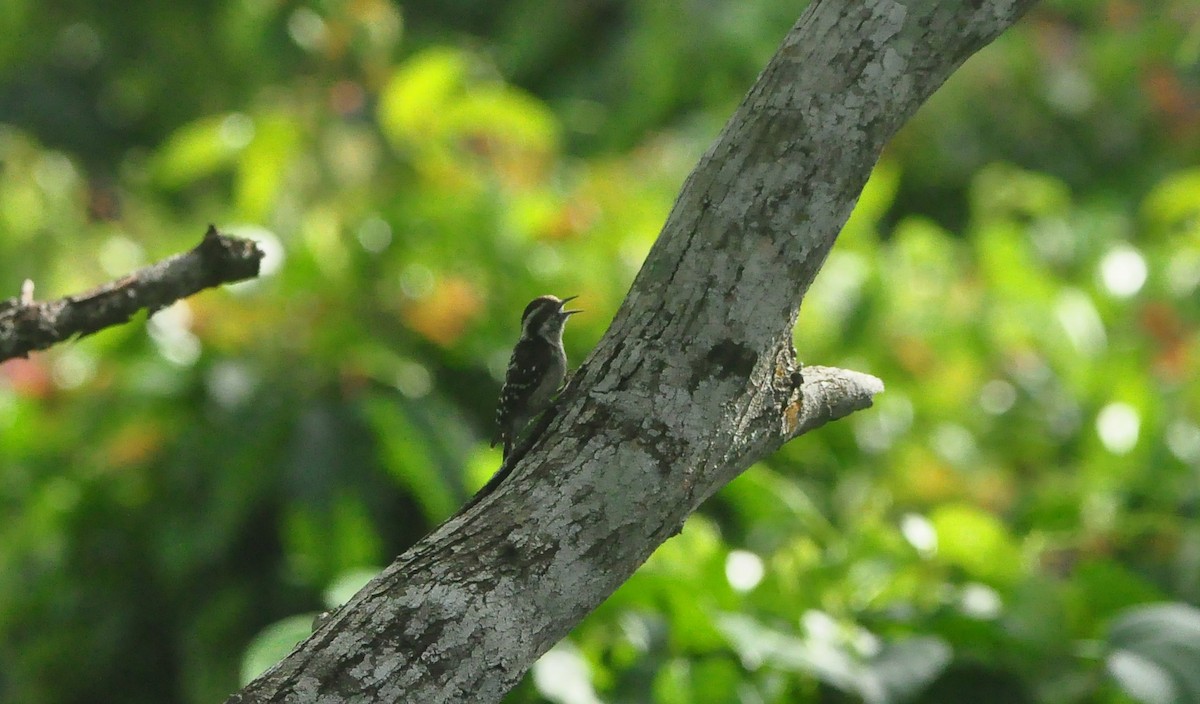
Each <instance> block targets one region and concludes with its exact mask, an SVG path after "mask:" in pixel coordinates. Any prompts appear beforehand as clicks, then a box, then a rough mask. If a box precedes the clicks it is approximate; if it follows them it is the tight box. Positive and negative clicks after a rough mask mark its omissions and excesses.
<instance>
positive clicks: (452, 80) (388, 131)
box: [379, 48, 469, 144]
mask: <svg viewBox="0 0 1200 704" xmlns="http://www.w3.org/2000/svg"><path fill="white" fill-rule="evenodd" d="M468 66H469V62H468V61H467V56H466V54H464V53H463V52H461V51H458V50H456V49H448V48H438V49H430V50H427V51H425V52H422V53H420V54H417V55H416V56H414V57H412V58H411V59H409V60H408V61H406V62H405V63H404V64H403V65H401V66H400V67H399V68H398V69H396V72H395V74H393V75H392V78H391V80H390V81H388V83H387V85H386V86H384V89H383V92H382V94H381V95H380V99H379V122H380V125H381V126H382V128H383V132H384V134H385V135H387V137H388V138H389V139H391V140H392V141H393V143H397V144H406V143H408V142H410V141H414V142H419V141H420V140H421V139H422V138H428V137H429V136H430V135H431V134H432V135H437V134H439V133H441V132H442V131H443V129H444V127H442V125H443V124H444V123H443V121H442V119H441V118H442V115H443V111H444V110H445V109H446V107H447V105H448V104H450V103H451V102H453V101H452V97H453V96H455V95H456V94H457V93H459V92H460V91H461V90H462V88H463V84H464V82H465V80H466V75H467V68H468Z"/></svg>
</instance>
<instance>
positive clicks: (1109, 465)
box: [0, 0, 1200, 704]
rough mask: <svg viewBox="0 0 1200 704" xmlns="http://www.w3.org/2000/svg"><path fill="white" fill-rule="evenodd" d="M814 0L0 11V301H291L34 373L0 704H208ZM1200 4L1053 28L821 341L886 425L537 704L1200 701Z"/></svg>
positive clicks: (617, 288)
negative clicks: (544, 302)
mask: <svg viewBox="0 0 1200 704" xmlns="http://www.w3.org/2000/svg"><path fill="white" fill-rule="evenodd" d="M798 12H799V8H798V7H796V3H785V2H781V1H773V2H767V1H765V0H764V1H762V2H753V3H746V2H700V1H698V0H692V1H690V2H679V3H640V2H632V1H630V0H596V1H594V2H587V3H580V2H561V1H560V2H551V1H549V0H514V1H513V2H507V3H485V2H469V1H467V0H453V1H448V0H412V1H411V2H406V3H402V4H393V3H391V2H387V1H386V0H313V1H312V2H291V1H277V2H272V1H266V0H205V1H203V2H194V3H154V2H134V3H115V2H95V1H92V0H89V1H88V2H84V1H83V0H63V1H61V2H56V3H39V2H34V1H33V0H8V1H7V2H5V3H4V4H3V5H2V6H0V36H3V37H4V41H3V42H0V289H3V290H4V291H6V293H4V294H3V295H5V296H7V295H16V293H17V292H18V291H19V289H20V285H21V281H22V280H23V279H24V278H26V277H30V278H32V279H33V280H34V281H35V282H36V283H37V286H38V288H37V291H38V294H39V296H41V297H51V296H58V295H64V294H67V293H71V292H76V291H80V290H83V289H86V288H89V287H91V286H92V285H95V284H97V283H99V282H101V281H104V280H107V279H110V278H113V277H117V276H120V275H122V274H124V273H126V272H128V271H129V270H130V269H132V268H134V267H136V266H139V265H141V264H143V263H146V262H148V261H151V260H154V259H157V258H159V257H162V256H165V255H168V254H170V253H173V252H175V251H178V250H181V249H184V248H187V247H190V246H191V245H193V244H194V243H195V242H197V241H198V240H199V238H200V236H201V234H202V233H203V231H204V226H205V225H206V224H207V223H208V222H210V221H211V222H215V223H217V224H218V225H219V226H221V227H222V228H223V229H227V230H229V231H231V232H234V233H239V234H243V235H247V236H251V237H255V238H257V239H259V240H261V242H262V243H263V246H264V247H265V248H266V249H267V250H268V252H269V253H270V256H269V259H268V261H267V263H266V271H265V276H264V277H263V278H262V279H261V280H260V281H256V282H251V283H246V284H242V285H238V286H234V287H230V288H229V289H226V290H222V291H218V292H208V293H205V294H202V295H200V296H197V297H195V298H194V299H192V300H189V301H186V302H184V303H180V304H178V305H176V306H175V307H173V308H171V309H169V310H165V311H162V312H160V313H159V314H158V315H156V316H155V317H154V318H153V319H151V320H149V321H148V322H145V321H141V320H139V321H135V322H134V323H132V324H130V325H127V326H124V327H122V328H119V329H113V330H108V331H105V332H103V333H101V334H98V335H95V336H93V337H90V338H87V339H84V340H80V341H77V342H74V343H71V344H68V345H63V346H60V347H58V348H56V349H54V350H52V351H50V352H48V353H43V354H38V355H35V356H34V357H32V358H31V359H29V360H27V361H14V362H8V363H5V364H3V365H0V516H2V517H3V520H2V521H0V700H4V701H11V702H25V703H39V702H97V701H121V702H169V701H178V702H212V701H218V700H220V699H221V698H222V697H223V696H225V695H226V694H228V693H229V692H231V691H232V690H234V689H236V688H237V687H238V686H239V682H241V681H243V680H244V679H245V678H246V677H249V676H251V675H252V674H254V672H256V671H258V670H259V669H261V668H262V667H264V666H265V665H266V664H268V663H269V662H271V661H273V659H275V658H278V657H279V656H280V655H281V654H282V652H285V651H286V649H287V647H288V646H289V645H290V643H291V642H292V641H294V639H295V638H297V637H299V635H300V634H302V633H303V632H305V631H306V629H307V628H308V627H309V626H310V625H311V617H312V614H313V613H314V612H316V611H319V610H321V609H323V608H326V607H327V606H328V605H329V604H331V603H337V602H338V601H340V600H342V599H344V598H346V596H347V595H348V594H349V593H352V592H353V590H354V588H355V587H356V586H357V585H358V584H361V583H362V581H363V580H364V579H365V578H366V577H368V576H369V575H370V574H371V573H372V571H373V570H376V569H378V568H379V567H381V566H382V565H384V564H386V563H387V562H388V561H389V560H390V559H391V558H392V557H393V556H395V555H397V554H398V553H400V552H401V551H403V550H404V549H405V548H406V547H407V546H409V545H411V544H412V543H413V542H414V541H416V540H417V539H418V538H420V537H421V536H422V535H423V534H424V533H426V532H427V531H428V530H429V529H430V528H431V527H432V526H434V525H436V524H437V523H438V522H439V521H441V520H442V519H444V518H445V517H447V516H448V515H449V514H450V513H452V512H453V511H454V510H455V509H456V508H457V506H458V505H460V503H461V502H462V501H464V500H465V499H466V497H467V496H468V495H469V494H470V493H471V491H472V490H473V489H474V488H475V487H477V486H479V485H481V484H482V483H483V481H485V480H486V478H487V476H488V475H489V474H490V472H491V471H492V470H493V469H494V467H495V466H496V465H497V464H498V461H499V455H498V453H497V452H495V451H493V450H490V449H489V448H488V447H487V443H486V441H487V439H488V437H489V435H490V430H491V427H490V420H491V416H492V410H493V404H494V399H495V397H496V393H497V390H498V387H499V380H500V378H501V375H502V372H503V369H504V365H505V362H506V359H507V354H508V351H509V348H510V346H511V344H512V343H513V341H514V339H515V336H516V334H517V318H518V316H519V313H520V310H521V309H522V307H523V306H524V304H525V302H526V301H527V300H528V299H530V298H532V297H533V296H535V295H538V294H541V293H547V292H554V293H557V294H559V295H566V294H579V295H580V301H579V302H580V304H581V307H583V308H586V309H587V314H586V315H581V316H578V317H576V318H574V319H573V320H572V323H571V325H570V326H569V330H568V334H567V343H568V346H569V348H570V353H571V355H572V359H573V360H576V362H578V361H579V360H582V359H583V358H584V357H585V356H586V354H587V351H588V350H589V349H590V348H591V346H592V345H593V344H594V343H595V342H596V340H597V339H599V337H600V335H601V334H602V333H603V331H604V329H605V327H606V325H607V323H608V321H609V320H610V318H611V315H612V314H613V312H614V311H615V310H616V307H617V306H618V304H619V303H620V301H621V298H622V296H623V294H624V292H625V290H626V288H627V286H628V284H629V282H630V281H631V279H632V276H633V275H634V273H635V272H636V270H637V268H638V266H639V264H640V262H641V260H642V258H643V256H644V254H645V253H646V251H647V250H648V248H649V246H650V244H651V243H652V241H653V239H654V237H655V235H656V234H657V231H658V229H659V227H660V225H661V223H662V221H663V219H664V217H665V215H666V213H667V211H668V208H669V207H670V205H671V202H672V198H673V196H674V195H675V193H676V191H677V189H678V187H679V185H680V183H681V182H682V179H683V178H684V176H685V175H686V173H687V171H688V170H689V169H690V168H691V166H692V165H693V164H694V162H695V160H696V159H697V158H698V156H699V155H700V154H701V153H702V152H703V150H704V149H705V148H706V147H707V145H708V143H709V142H710V140H711V139H712V138H713V137H714V135H715V134H716V131H717V130H718V129H719V127H720V125H721V124H722V123H723V121H724V119H725V118H726V116H727V115H728V114H729V113H730V111H731V110H732V108H733V106H734V105H736V103H737V101H738V100H739V99H740V97H741V95H742V94H743V93H744V91H745V90H746V89H747V88H748V87H749V86H750V84H751V83H752V82H753V80H754V77H755V75H756V73H757V71H758V70H760V69H761V67H762V66H763V65H764V64H765V62H766V60H767V58H768V57H769V56H770V54H771V53H772V52H773V50H774V48H775V47H776V45H777V43H778V41H779V39H780V38H781V37H782V36H783V34H784V33H785V32H786V30H787V29H788V27H789V26H790V25H791V23H792V22H793V21H794V20H795V18H796V17H797V16H798ZM1198 163H1200V5H1197V4H1196V3H1194V2H1190V1H1189V0H1170V1H1169V0H1161V1H1155V2H1148V3H1137V2H1132V0H1107V1H1105V2H1092V1H1090V0H1050V1H1048V2H1046V3H1045V4H1044V5H1042V6H1041V7H1039V8H1038V9H1036V10H1035V11H1034V13H1033V14H1032V15H1031V16H1029V17H1028V18H1027V19H1026V20H1025V21H1023V22H1022V23H1021V25H1020V26H1019V27H1017V28H1016V29H1014V30H1013V31H1011V32H1009V33H1008V34H1006V35H1005V36H1003V37H1002V38H1001V39H1000V40H999V41H998V42H996V44H995V45H993V46H991V47H989V48H987V49H985V50H984V51H983V52H981V53H980V54H979V55H978V56H977V57H976V58H974V59H972V60H971V61H970V62H969V63H968V64H967V65H966V66H964V67H963V69H962V70H961V71H959V72H958V73H957V74H956V75H955V76H954V77H953V78H952V80H951V81H950V82H949V83H947V84H946V85H945V86H944V87H943V89H942V90H941V91H940V92H939V93H938V94H937V95H936V96H935V97H934V99H933V100H932V101H931V102H930V103H929V105H927V106H926V107H925V108H924V109H923V111H922V112H921V113H920V115H919V116H918V117H917V118H916V119H915V120H914V121H913V122H912V123H911V124H910V125H909V126H907V127H906V128H905V129H904V131H903V132H902V133H901V134H900V135H899V136H898V137H897V139H896V140H895V142H894V143H893V144H892V146H891V147H890V148H889V150H888V152H887V153H886V155H885V157H884V159H883V161H882V162H881V164H880V166H879V168H878V170H877V172H876V174H875V176H874V178H873V179H872V181H871V183H870V184H869V186H868V188H867V190H866V192H865V193H864V195H863V198H862V200H861V202H860V203H859V206H858V209H857V211H856V213H855V215H854V217H853V219H852V221H851V223H850V224H849V225H848V226H847V228H846V230H845V232H844V233H843V235H842V237H841V239H840V241H839V243H838V245H837V247H836V248H835V250H834V252H833V254H832V256H831V257H830V260H829V262H828V265H827V266H826V268H825V269H824V271H823V272H822V274H821V276H820V278H819V279H818V281H817V284H816V285H815V286H814V288H813V290H812V291H811V293H810V295H809V297H808V298H807V300H806V304H805V307H804V310H803V311H802V314H801V319H800V323H799V326H798V328H797V331H796V345H797V348H798V350H799V353H800V356H801V358H802V359H803V360H805V361H807V362H810V363H822V364H833V365H842V366H848V367H851V368H856V369H861V370H864V371H869V372H871V373H874V374H876V375H878V376H880V377H882V378H883V379H884V380H885V381H886V383H887V392H886V394H884V395H883V396H881V397H880V398H879V399H878V404H877V406H876V408H875V409H873V410H870V411H867V412H864V413H860V414H857V415H855V416H853V417H852V418H850V419H848V420H846V421H843V422H841V423H837V424H835V425H833V426H830V427H827V428H824V429H822V430H821V431H819V432H817V433H815V434H813V435H810V436H806V437H804V438H802V439H801V440H799V441H797V442H795V443H792V444H791V445H789V446H787V447H786V448H784V449H783V451H781V452H780V453H779V454H778V455H777V456H775V457H772V458H770V459H769V460H767V461H765V462H763V463H762V464H760V465H758V466H755V467H754V468H752V469H751V470H750V471H748V472H747V473H746V474H745V475H744V476H743V477H741V478H739V479H738V480H737V481H735V482H733V484H731V485H730V486H729V487H728V488H727V489H726V490H724V491H723V492H721V493H720V494H719V495H718V496H717V497H716V498H715V499H714V500H712V501H710V502H709V503H708V504H707V505H705V506H704V507H703V509H702V510H701V512H700V513H699V514H698V515H696V516H695V517H694V518H693V519H692V520H690V521H689V523H688V524H687V526H686V527H685V529H684V531H683V533H682V534H681V535H680V536H678V537H677V538H675V539H673V540H672V541H670V542H668V543H667V544H666V545H664V546H663V547H662V549H661V550H659V551H658V553H657V554H655V555H654V557H653V558H652V559H651V560H650V561H649V562H648V563H647V564H646V565H645V566H644V568H643V569H642V570H641V571H640V572H639V573H638V574H637V575H636V576H635V577H634V578H633V579H632V580H630V581H629V582H628V583H627V584H626V585H625V586H624V587H623V588H621V589H620V590H619V591H618V592H617V593H616V594H615V595H614V596H613V597H612V598H611V599H609V601H608V602H607V603H605V604H604V605H603V606H602V607H601V608H600V609H599V610H597V611H596V612H595V613H594V614H593V615H592V616H590V617H589V618H588V619H587V620H586V621H585V622H584V623H583V624H581V625H580V626H579V627H578V628H577V629H576V630H575V631H574V633H572V635H571V636H570V638H569V639H567V640H566V641H564V642H563V643H562V644H560V645H559V646H558V647H556V648H555V649H554V650H553V651H552V652H551V653H550V654H548V655H547V656H546V657H545V658H544V659H543V660H542V661H541V662H540V663H539V665H538V666H537V667H536V668H535V669H534V670H533V672H532V673H531V676H530V677H527V678H526V680H525V682H523V683H522V685H521V686H520V687H519V688H518V689H517V690H516V691H515V692H514V693H513V694H512V695H511V697H510V698H509V700H510V701H512V702H517V703H521V702H540V701H552V702H562V703H566V704H584V703H586V702H595V701H605V702H646V701H656V702H664V703H675V702H678V703H684V702H747V703H751V702H817V701H820V702H852V701H863V702H869V703H880V702H899V701H919V702H961V701H972V702H976V703H977V704H981V703H983V702H992V701H995V702H1055V703H1057V702H1113V703H1117V702H1132V701H1138V702H1149V703H1159V702H1163V703H1165V702H1192V701H1200V667H1198V664H1200V610H1198V609H1197V606H1198V605H1200V520H1198V513H1200V384H1198V383H1197V382H1196V368H1197V355H1198V353H1200V332H1198V331H1200V298H1198V292H1197V287H1198V286H1200V169H1198V167H1197V166H1196V165H1197V164H1198Z"/></svg>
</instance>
